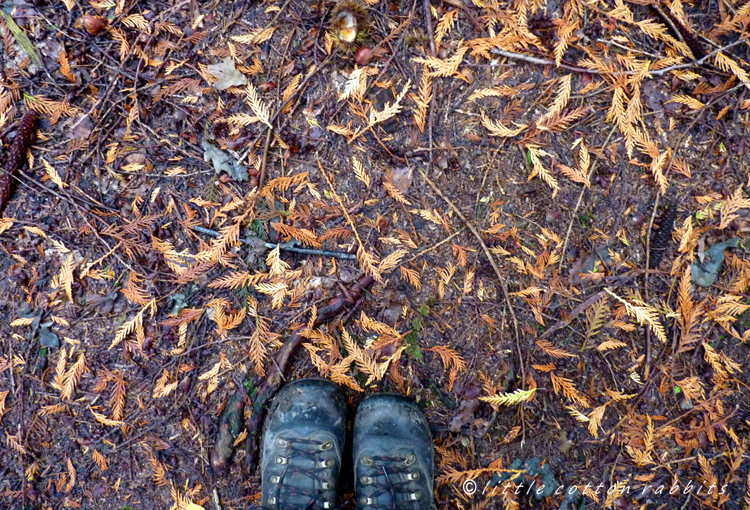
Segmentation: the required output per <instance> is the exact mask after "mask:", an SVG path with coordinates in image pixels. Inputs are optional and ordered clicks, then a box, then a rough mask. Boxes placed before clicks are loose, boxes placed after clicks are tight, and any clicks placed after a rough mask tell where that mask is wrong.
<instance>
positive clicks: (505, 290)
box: [420, 170, 526, 384]
mask: <svg viewBox="0 0 750 510" xmlns="http://www.w3.org/2000/svg"><path fill="white" fill-rule="evenodd" d="M420 172H421V174H422V177H423V178H424V180H425V182H427V184H429V185H430V187H431V188H432V190H433V191H434V192H435V193H437V194H438V195H439V196H440V198H442V199H443V201H445V203H446V204H448V206H449V207H450V208H451V209H453V212H454V213H455V214H456V216H458V217H459V218H461V221H463V222H464V224H465V225H466V226H467V227H468V228H469V230H471V233H472V234H474V237H476V238H477V241H479V244H480V245H481V246H482V250H483V251H484V254H485V256H486V257H487V260H488V261H489V262H490V265H492V269H494V271H495V276H496V277H497V280H498V282H500V287H501V288H502V290H503V295H504V296H505V303H506V304H507V306H508V312H510V316H511V318H512V319H513V328H514V330H515V334H516V350H517V351H518V358H519V363H520V364H521V377H522V381H523V383H522V384H525V381H526V369H525V368H524V363H523V353H522V352H521V334H520V330H519V327H518V319H517V318H516V312H514V311H513V304H512V303H511V301H510V293H509V292H508V284H507V282H506V281H505V278H504V277H503V275H502V273H500V268H499V267H497V263H496V262H495V258H494V257H493V256H492V253H490V250H489V248H487V245H486V244H484V241H483V240H482V236H481V235H480V234H479V231H478V230H477V229H476V227H475V226H474V225H473V224H472V223H471V222H469V220H468V219H466V216H464V214H463V213H462V212H461V210H460V209H459V208H458V207H456V204H454V203H453V202H452V201H451V200H450V199H449V198H448V197H446V196H445V194H444V193H443V192H442V191H440V188H438V187H437V186H436V185H435V183H434V182H432V181H431V180H430V178H429V177H427V174H426V173H425V171H424V170H420Z"/></svg>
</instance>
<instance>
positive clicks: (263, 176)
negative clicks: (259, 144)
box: [258, 107, 283, 189]
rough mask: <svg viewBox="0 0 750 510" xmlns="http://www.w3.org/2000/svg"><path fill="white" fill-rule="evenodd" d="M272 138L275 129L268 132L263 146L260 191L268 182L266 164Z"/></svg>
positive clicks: (259, 179)
mask: <svg viewBox="0 0 750 510" xmlns="http://www.w3.org/2000/svg"><path fill="white" fill-rule="evenodd" d="M282 108H283V107H282ZM271 136H273V129H269V130H268V133H266V143H264V144H263V156H261V158H260V176H259V177H258V189H260V188H262V187H263V183H264V182H265V181H266V164H267V163H268V148H269V147H270V146H271Z"/></svg>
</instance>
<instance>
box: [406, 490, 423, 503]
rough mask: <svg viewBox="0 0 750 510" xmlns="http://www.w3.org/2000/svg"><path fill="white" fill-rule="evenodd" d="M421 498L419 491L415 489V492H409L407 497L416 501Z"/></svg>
mask: <svg viewBox="0 0 750 510" xmlns="http://www.w3.org/2000/svg"><path fill="white" fill-rule="evenodd" d="M421 498H422V492H421V491H416V492H412V493H411V494H409V499H410V500H411V501H417V500H418V499H421Z"/></svg>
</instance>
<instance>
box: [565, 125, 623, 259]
mask: <svg viewBox="0 0 750 510" xmlns="http://www.w3.org/2000/svg"><path fill="white" fill-rule="evenodd" d="M616 128H617V124H614V125H613V126H612V129H611V130H610V131H609V134H608V135H607V138H606V139H605V140H604V143H603V144H602V149H604V148H605V147H607V143H609V139H610V138H612V134H614V132H615V129H616ZM598 162H599V160H598V159H595V160H594V162H593V163H592V164H591V169H590V170H589V175H588V176H587V177H586V179H587V180H588V181H589V182H590V181H591V177H593V175H594V172H595V171H596V165H597V163H598ZM587 189H588V188H586V186H582V187H581V193H580V194H579V195H578V202H576V207H575V209H573V214H571V215H570V222H569V223H568V231H567V232H565V241H563V246H562V252H561V253H562V256H561V257H560V264H558V266H557V270H558V271H562V266H563V261H564V260H565V254H566V253H567V249H568V239H569V238H570V232H571V231H572V230H573V223H574V222H575V218H576V214H577V213H578V208H579V207H581V201H582V200H583V195H584V193H586V190H587Z"/></svg>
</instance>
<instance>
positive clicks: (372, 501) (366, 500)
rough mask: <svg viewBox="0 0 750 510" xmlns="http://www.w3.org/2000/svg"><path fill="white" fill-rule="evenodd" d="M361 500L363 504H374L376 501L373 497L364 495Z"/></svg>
mask: <svg viewBox="0 0 750 510" xmlns="http://www.w3.org/2000/svg"><path fill="white" fill-rule="evenodd" d="M361 502H362V504H363V505H372V504H373V503H374V502H375V500H374V499H372V498H368V497H364V498H362V500H361Z"/></svg>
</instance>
